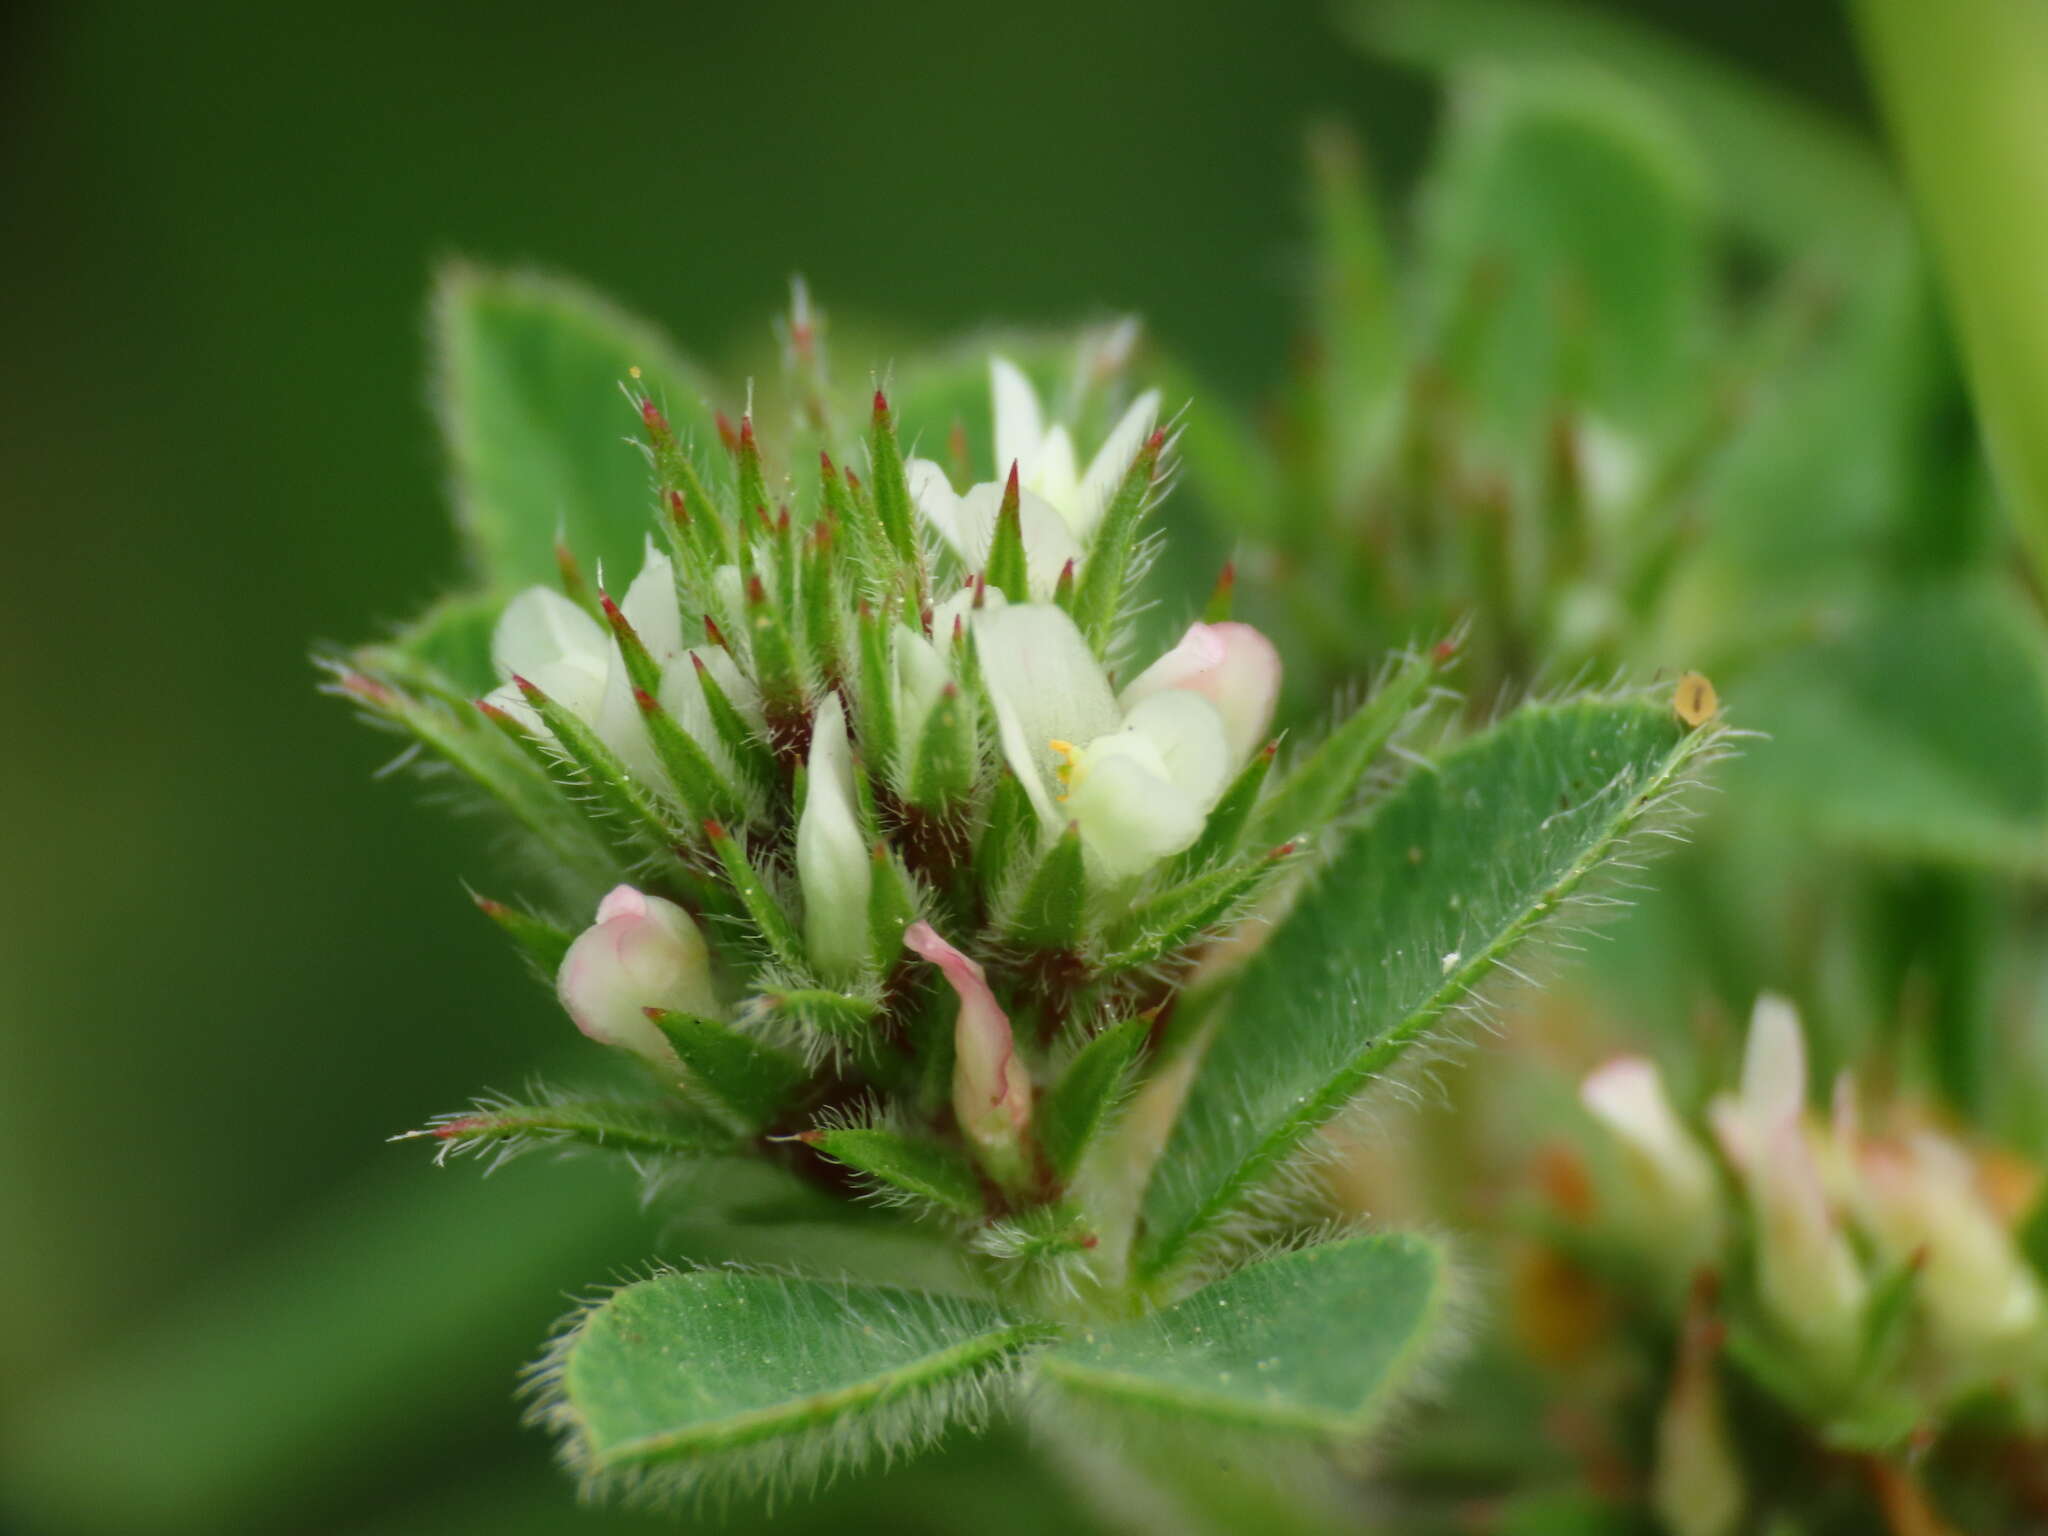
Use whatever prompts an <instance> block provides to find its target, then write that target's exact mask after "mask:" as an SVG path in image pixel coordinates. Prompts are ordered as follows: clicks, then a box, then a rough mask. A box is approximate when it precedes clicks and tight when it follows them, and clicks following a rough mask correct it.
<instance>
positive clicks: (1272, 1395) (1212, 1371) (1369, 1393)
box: [1037, 1234, 1451, 1447]
mask: <svg viewBox="0 0 2048 1536" xmlns="http://www.w3.org/2000/svg"><path fill="white" fill-rule="evenodd" d="M1450 1300H1451V1276H1450V1273H1449V1269H1448V1266H1447V1265H1446V1263H1445V1260H1444V1255H1443V1253H1442V1251H1441V1250H1440V1249H1439V1248H1438V1247H1437V1246H1436V1245H1435V1244H1433V1243H1431V1242H1428V1241H1427V1240H1425V1239H1423V1238H1419V1237H1413V1236H1408V1235H1406V1234H1374V1235H1371V1236H1362V1237H1346V1238H1339V1239H1337V1240H1336V1241H1334V1242H1328V1243H1324V1244H1321V1245H1319V1246H1317V1247H1313V1248H1306V1249H1302V1250H1301V1251H1299V1252H1295V1253H1286V1254H1281V1255H1280V1256H1278V1257H1276V1258H1270V1259H1266V1260H1264V1261H1263V1262H1261V1263H1257V1264H1254V1265H1252V1266H1251V1267H1249V1268H1247V1269H1241V1270H1239V1271H1238V1272H1237V1273H1236V1274H1233V1275H1230V1276H1227V1277H1226V1278H1224V1279H1222V1280H1218V1281H1216V1282H1215V1283H1213V1284H1211V1285H1208V1286H1205V1287H1203V1288H1202V1289H1201V1290H1199V1291H1196V1292H1195V1293H1194V1294H1193V1295H1191V1296H1188V1297H1186V1298H1185V1299H1183V1300H1181V1301H1179V1302H1176V1303H1175V1304H1174V1305H1172V1306H1170V1307H1167V1308H1165V1309H1163V1310H1161V1311H1159V1312H1155V1313H1153V1314H1152V1315H1151V1316H1149V1317H1144V1318H1140V1319H1138V1320H1137V1321H1135V1322H1129V1323H1121V1324H1112V1325H1109V1326H1106V1327H1093V1328H1087V1329H1083V1330H1081V1331H1080V1332H1079V1333H1078V1334H1077V1335H1076V1336H1075V1337H1073V1338H1070V1339H1069V1340H1067V1341H1066V1342H1064V1343H1062V1344H1060V1345H1059V1346H1058V1347H1056V1348H1054V1349H1052V1350H1049V1351H1047V1352H1046V1353H1045V1354H1044V1355H1042V1356H1041V1357H1040V1358H1039V1360H1038V1362H1037V1364H1038V1369H1039V1371H1040V1372H1041V1373H1042V1374H1043V1375H1044V1376H1045V1377H1046V1378H1047V1379H1048V1380H1050V1381H1052V1382H1054V1383H1056V1384H1057V1385H1058V1386H1059V1387H1060V1388H1061V1389H1062V1390H1063V1391H1064V1392H1067V1393H1070V1394H1072V1395H1073V1396H1074V1397H1076V1398H1079V1399H1082V1400H1083V1401H1086V1402H1090V1403H1094V1404H1101V1405H1106V1406H1110V1407H1113V1408H1120V1409H1126V1410H1129V1411H1132V1412H1135V1413H1137V1414H1139V1415H1142V1416H1144V1417H1146V1418H1148V1419H1154V1420H1179V1421H1181V1422H1183V1423H1189V1422H1193V1423H1200V1424H1204V1425H1206V1426H1208V1427H1209V1428H1212V1429H1220V1430H1226V1431H1227V1430H1233V1429H1235V1430H1251V1431H1258V1432H1262V1433H1266V1434H1271V1435H1277V1436H1285V1437H1300V1438H1302V1439H1306V1440H1309V1441H1312V1442H1316V1443H1319V1444H1324V1445H1329V1446H1332V1447H1336V1446H1344V1445H1350V1444H1355V1443H1357V1442H1358V1441H1360V1440H1362V1439H1364V1438H1365V1437H1366V1436H1367V1435H1369V1434H1370V1433H1371V1432H1372V1431H1373V1429H1374V1428H1375V1427H1376V1426H1377V1425H1378V1424H1379V1423H1380V1421H1381V1420H1382V1419H1383V1418H1384V1416H1385V1414H1386V1411H1387V1409H1388V1408H1389V1407H1390V1406H1391V1404H1392V1402H1393V1400H1394V1399H1396V1398H1397V1397H1398V1396H1399V1395H1400V1393H1401V1392H1402V1391H1403V1390H1404V1389H1405V1388H1407V1387H1408V1386H1410V1385H1411V1384H1412V1382H1413V1380H1414V1377H1415V1373H1416V1370H1417V1367H1418V1366H1420V1365H1421V1364H1422V1363H1423V1362H1424V1361H1425V1360H1426V1359H1427V1356H1428V1350H1429V1346H1430V1344H1431V1343H1432V1341H1433V1339H1434V1337H1435V1335H1436V1333H1437V1331H1438V1329H1439V1327H1440V1326H1441V1325H1442V1324H1443V1323H1444V1322H1445V1320H1446V1312H1447V1311H1448V1309H1449V1306H1450Z"/></svg>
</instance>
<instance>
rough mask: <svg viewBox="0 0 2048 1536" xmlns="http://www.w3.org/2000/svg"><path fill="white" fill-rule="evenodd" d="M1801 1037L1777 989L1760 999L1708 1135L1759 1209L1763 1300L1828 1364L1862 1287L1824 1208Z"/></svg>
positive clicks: (1855, 1321)
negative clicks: (1735, 1088) (1738, 1081)
mask: <svg viewBox="0 0 2048 1536" xmlns="http://www.w3.org/2000/svg"><path fill="white" fill-rule="evenodd" d="M1805 1110H1806V1042H1805V1039H1804V1037H1803V1036H1802V1035H1801V1034H1800V1031H1799V1016H1798V1014H1797V1013H1795V1012H1794V1011H1793V1009H1792V1005H1791V1004H1790V1003H1787V1002H1786V1001H1785V1000H1784V999H1782V998H1778V997H1770V996H1766V997H1762V998H1759V999H1758V1000H1757V1005H1756V1011H1755V1013H1754V1014H1753V1015H1752V1017H1751V1019H1750V1027H1749V1043H1748V1045H1747V1047H1746V1048H1745V1050H1744V1053H1743V1065H1742V1092H1741V1094H1740V1096H1739V1097H1736V1098H1732V1099H1730V1098H1722V1099H1717V1100H1715V1101H1714V1103H1713V1104H1711V1105H1709V1106H1708V1115H1709V1118H1710V1119H1711V1121H1712V1122H1713V1127H1714V1134H1715V1135H1716V1137H1717V1138H1718V1139H1719V1140H1720V1142H1721V1145H1722V1148H1723V1150H1724V1151H1725V1152H1726V1153H1727V1155H1728V1160H1729V1162H1730V1163H1732V1164H1734V1166H1735V1169H1736V1172H1737V1173H1738V1174H1740V1175H1741V1178H1742V1183H1743V1187H1744V1189H1745V1190H1746V1191H1747V1193H1748V1195H1749V1201H1750V1206H1751V1209H1752V1211H1753V1213H1754V1215H1755V1218H1756V1265H1757V1284H1758V1289H1759V1290H1760V1291H1761V1293H1762V1296H1763V1301H1764V1305H1765V1306H1766V1307H1767V1308H1769V1310H1770V1312H1771V1315H1772V1316H1773V1317H1774V1318H1775V1319H1776V1320H1777V1322H1778V1323H1779V1325H1780V1326H1781V1327H1783V1328H1784V1329H1785V1331H1786V1332H1787V1334H1789V1335H1790V1336H1791V1337H1792V1338H1794V1339H1796V1340H1798V1341H1799V1342H1800V1343H1802V1344H1804V1345H1805V1346H1806V1347H1807V1348H1808V1349H1810V1350H1812V1351H1813V1352H1814V1355H1815V1357H1816V1360H1817V1363H1819V1364H1820V1365H1822V1366H1823V1367H1824V1368H1828V1369H1846V1368H1847V1366H1848V1365H1849V1364H1850V1362H1851V1361H1852V1360H1853V1358H1854V1354H1855V1350H1856V1346H1857V1340H1858V1338H1859V1331H1860V1328H1861V1323H1862V1314H1863V1304H1864V1299H1865V1295H1866V1290H1867V1288H1866V1286H1865V1283H1864V1279H1863V1273H1862V1271H1861V1269H1859V1268H1858V1266H1857V1263H1856V1256H1855V1254H1854V1253H1853V1252H1852V1251H1851V1249H1850V1247H1849V1243H1848V1239H1847V1237H1846V1236H1845V1235H1844V1234H1843V1232H1842V1230H1841V1227H1840V1225H1839V1224H1838V1223H1837V1222H1836V1220H1835V1216H1834V1213H1833V1212H1832V1211H1831V1210H1829V1209H1828V1202H1827V1193H1826V1190H1825V1189H1824V1187H1823V1185H1822V1183H1821V1175H1820V1168H1819V1166H1818V1164H1817V1163H1816V1162H1815V1160H1814V1155H1813V1148H1812V1146H1811V1145H1810V1143H1809V1141H1808V1139H1807V1135H1806V1127H1805Z"/></svg>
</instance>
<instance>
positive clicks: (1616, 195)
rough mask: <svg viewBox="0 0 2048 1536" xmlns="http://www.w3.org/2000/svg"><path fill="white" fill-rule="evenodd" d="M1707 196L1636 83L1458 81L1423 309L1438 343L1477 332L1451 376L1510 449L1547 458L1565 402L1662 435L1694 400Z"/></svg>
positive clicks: (1425, 266)
mask: <svg viewBox="0 0 2048 1536" xmlns="http://www.w3.org/2000/svg"><path fill="white" fill-rule="evenodd" d="M1707 185H1708V181H1707V176H1706V173H1705V169H1704V167H1703V166H1702V165H1701V164H1700V163H1699V162H1698V160H1697V158H1696V154H1695V151H1694V149H1693V146H1692V144H1691V143H1690V141H1689V140H1687V139H1686V138H1685V137H1684V136H1683V134H1682V133H1681V132H1680V131H1679V130H1678V128H1677V125H1676V124H1675V123H1673V122H1672V121H1670V120H1669V118H1668V117H1667V116H1666V114H1665V112H1664V110H1663V109H1662V107H1661V106H1660V105H1659V104H1658V102H1657V101H1656V99H1655V98H1654V97H1651V96H1649V95H1647V94H1646V93H1644V92H1642V91H1641V90H1640V89H1639V88H1638V87H1636V86H1634V85H1632V84H1630V83H1629V82H1626V81H1623V80H1620V79H1617V78H1615V77H1612V76H1607V75H1601V74H1598V73H1595V72H1592V71H1588V70H1583V69H1552V70H1530V71H1526V72H1522V73H1517V74H1515V75H1508V74H1506V73H1505V72H1474V73H1473V74H1471V75H1469V76H1463V77H1460V78H1459V80H1458V81H1457V84H1456V95H1455V102H1454V110H1453V111H1452V113H1451V115H1450V118H1449V127H1448V131H1447V132H1446V134H1445V135H1444V138H1443V144H1442V148H1441V149H1440V151H1439V152H1438V154H1437V157H1436V160H1435V162H1434V164H1433V165H1432V167H1431V172H1430V182H1429V196H1428V198H1427V200H1426V203H1425V207H1426V208H1427V210H1428V212H1429V217H1428V219H1427V221H1426V222H1427V229H1426V244H1427V251H1428V254H1427V259H1426V260H1424V261H1423V262H1422V264H1421V268H1420V270H1421V272H1422V273H1423V274H1424V275H1425V277H1426V278H1427V279H1428V288H1427V291H1425V293H1424V294H1423V297H1422V303H1423V308H1424V311H1425V313H1426V316H1427V319H1428V323H1429V324H1430V326H1431V327H1432V329H1433V330H1434V331H1435V333H1436V334H1437V335H1438V336H1444V335H1446V334H1447V333H1448V331H1449V330H1450V329H1451V328H1453V327H1456V326H1458V325H1460V324H1461V323H1467V324H1469V325H1470V330H1469V331H1468V333H1467V334H1468V339H1469V342H1470V345H1469V347H1467V348H1464V349H1462V350H1463V352H1464V356H1463V358H1462V366H1460V361H1459V360H1456V359H1453V361H1452V366H1453V367H1454V369H1457V371H1458V377H1459V382H1460V383H1461V384H1463V385H1464V386H1465V388H1467V389H1468V390H1469V391H1470V392H1471V394H1472V396H1473V398H1474V403H1475V405H1476V406H1477V408H1478V412H1479V415H1480V417H1481V421H1482V423H1483V425H1485V426H1487V427H1490V428H1492V429H1494V430H1495V431H1497V432H1499V433H1500V434H1502V437H1501V439H1500V440H1501V441H1502V442H1503V443H1513V444H1516V445H1519V446H1522V447H1524V448H1533V447H1535V446H1536V442H1537V439H1536V438H1535V436H1534V435H1533V434H1534V433H1536V432H1538V431H1540V430H1541V429H1542V426H1543V423H1544V420H1545V417H1546V416H1547V414H1548V412H1549V411H1550V409H1551V407H1552V406H1553V404H1554V403H1555V402H1556V401H1557V400H1559V399H1560V398H1561V399H1564V400H1568V401H1573V402H1577V403H1581V404H1583V405H1585V406H1586V407H1587V408H1589V409H1592V410H1594V411H1597V412H1598V413H1599V414H1600V415H1602V416H1603V417H1605V418H1606V419H1608V420H1610V421H1613V422H1615V423H1617V424H1619V425H1621V426H1623V427H1627V428H1638V429H1650V428H1654V427H1656V426H1659V425H1661V424H1662V423H1663V421H1664V420H1665V419H1667V417H1668V415H1669V413H1670V411H1671V408H1672V407H1673V405H1674V404H1675V403H1676V401H1677V400H1678V399H1679V398H1680V397H1681V396H1682V395H1683V393H1684V392H1685V391H1687V390H1689V389H1693V388H1696V381H1695V378H1694V375H1693V374H1692V372H1691V368H1692V364H1693V360H1694V359H1695V357H1696V356H1697V351H1698V344H1699V341H1700V336H1701V331H1702V321H1703V319H1704V316H1705V313H1706V298H1707V293H1708V275H1709V274H1708V266H1707V252H1708V250H1709V249H1710V248H1711V247H1710V244H1709V242H1708V241H1706V240H1705V239H1704V238H1702V227H1703V221H1704V207H1705V201H1706V199H1705V192H1706V188H1707ZM1478 290H1483V291H1484V293H1485V300H1484V304H1485V310H1484V314H1483V315H1480V316H1476V317H1475V316H1472V315H1471V314H1470V309H1469V307H1470V305H1471V302H1472V300H1471V295H1472V294H1473V293H1474V292H1475V291H1478ZM1461 311H1464V312H1465V313H1466V319H1465V321H1463V322H1461V320H1460V319H1459V318H1458V317H1459V315H1460V312H1461Z"/></svg>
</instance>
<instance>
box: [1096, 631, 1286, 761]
mask: <svg viewBox="0 0 2048 1536" xmlns="http://www.w3.org/2000/svg"><path fill="white" fill-rule="evenodd" d="M1169 688H1182V689H1186V690H1187V691H1188V692H1190V693H1199V694H1200V695H1201V696H1202V697H1203V698H1205V699H1207V700H1208V701H1209V702H1210V703H1211V704H1214V705H1215V706H1216V712H1217V713H1218V714H1219V715H1221V716H1222V717H1223V732H1224V737H1225V739H1226V740H1227V741H1228V742H1229V744H1230V758H1231V761H1232V763H1234V764H1235V763H1244V762H1247V761H1249V760H1250V758H1251V755H1252V753H1254V752H1255V751H1257V750H1258V749H1259V748H1260V747H1262V746H1264V745H1265V742H1266V735H1267V732H1268V731H1269V730H1271V729H1272V725H1273V709H1274V706H1275V705H1276V704H1277V703H1278V701H1279V698H1280V653H1279V652H1278V651H1277V650H1275V649H1274V648H1273V642H1272V641H1270V640H1268V639H1267V638H1266V637H1265V636H1264V635H1262V634H1260V633H1259V631H1257V630H1256V629H1254V628H1252V627H1251V625H1249V624H1238V623H1225V624H1190V625H1189V626H1188V632H1187V633H1186V634H1185V635H1182V636H1181V638H1180V644H1178V645H1176V646H1175V647H1174V648H1173V649H1172V650H1170V651H1168V652H1167V653H1166V654H1165V655H1164V656H1162V657H1160V658H1159V659H1158V660H1157V661H1155V662H1153V663H1152V665H1151V666H1149V667H1147V668H1146V669H1145V670H1144V671H1143V672H1140V673H1139V674H1138V675H1137V676H1136V677H1134V678H1132V679H1131V681H1130V684H1129V685H1128V686H1127V687H1126V688H1125V689H1124V691H1123V694H1122V696H1121V699H1120V701H1119V702H1121V703H1122V705H1123V707H1124V708H1125V709H1126V710H1129V709H1131V708H1132V707H1133V706H1135V705H1136V704H1137V703H1138V702H1139V701H1140V700H1142V699H1148V698H1150V697H1151V696H1152V695H1153V694H1155V693H1161V692H1164V691H1165V690H1167V689H1169Z"/></svg>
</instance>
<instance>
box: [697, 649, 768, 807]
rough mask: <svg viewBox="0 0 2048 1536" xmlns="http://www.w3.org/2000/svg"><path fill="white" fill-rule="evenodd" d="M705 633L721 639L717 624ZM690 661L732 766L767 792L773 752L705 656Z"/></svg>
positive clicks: (751, 785) (753, 786)
mask: <svg viewBox="0 0 2048 1536" xmlns="http://www.w3.org/2000/svg"><path fill="white" fill-rule="evenodd" d="M708 622H709V621H707V624H708ZM706 632H707V633H709V634H711V635H713V636H714V639H713V643H714V644H718V643H719V639H721V638H722V637H718V635H717V626H715V625H711V626H710V627H709V628H708V629H707V631H706ZM722 648H723V647H722V646H721V649H722ZM690 662H691V665H692V666H694V667H695V668H696V672H697V690H698V692H700V693H702V694H703V695H704V707H705V709H706V710H707V711H709V712H710V715H711V728H712V730H713V731H715V732H717V733H718V742H719V745H720V746H722V747H724V748H725V752H726V756H727V757H729V758H730V759H731V760H732V764H733V767H734V768H735V770H737V772H738V774H739V776H740V778H741V780H742V781H743V782H744V783H745V784H746V785H747V787H748V788H749V789H751V790H752V791H753V792H755V793H756V794H766V793H767V792H768V791H769V790H770V789H772V788H773V787H774V784H775V753H774V751H773V750H772V749H771V748H770V747H769V745H768V743H767V742H765V741H763V740H762V739H761V735H760V733H759V732H758V731H756V730H755V729H754V728H753V726H751V725H749V724H748V723H747V717H746V716H745V715H743V714H741V713H740V712H739V707H738V706H737V705H736V704H734V703H733V701H732V698H731V696H730V695H729V694H727V693H726V691H725V689H724V688H722V687H721V686H719V682H718V678H717V677H716V676H715V675H713V673H712V671H711V668H710V667H708V666H706V665H705V664H704V658H703V657H701V656H695V655H693V656H691V657H690Z"/></svg>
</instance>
